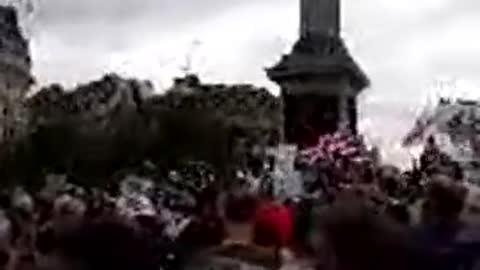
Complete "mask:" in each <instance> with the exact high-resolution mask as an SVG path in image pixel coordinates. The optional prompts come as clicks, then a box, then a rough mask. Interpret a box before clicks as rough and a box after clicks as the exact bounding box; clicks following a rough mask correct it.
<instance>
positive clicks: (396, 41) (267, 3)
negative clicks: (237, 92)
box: [32, 0, 480, 162]
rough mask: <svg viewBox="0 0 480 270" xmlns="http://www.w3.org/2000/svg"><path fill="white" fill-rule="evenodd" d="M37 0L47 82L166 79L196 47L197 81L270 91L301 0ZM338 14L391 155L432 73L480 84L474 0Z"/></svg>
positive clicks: (353, 4)
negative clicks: (270, 73) (119, 76)
mask: <svg viewBox="0 0 480 270" xmlns="http://www.w3.org/2000/svg"><path fill="white" fill-rule="evenodd" d="M39 1H40V2H39V4H38V6H37V13H36V15H35V18H34V24H33V27H32V53H33V59H34V73H35V75H36V76H37V77H38V79H39V82H40V83H42V84H45V83H48V82H62V83H65V84H67V85H72V84H74V83H75V82H79V81H86V80H89V79H93V78H97V77H99V76H101V74H102V73H104V72H106V71H117V72H121V73H124V74H128V75H135V76H140V77H143V78H148V79H151V80H152V81H154V83H155V84H156V86H157V87H158V88H165V87H167V86H168V85H169V84H170V79H171V78H172V77H173V76H176V75H179V74H181V69H180V67H181V66H182V65H183V64H184V63H185V60H184V59H185V56H186V55H187V54H188V52H189V51H194V52H193V53H191V55H192V63H193V64H192V69H193V71H196V72H198V73H199V74H200V75H201V77H202V78H204V80H207V81H217V82H242V83H243V82H251V83H254V84H256V85H259V86H266V87H268V88H269V89H271V90H272V92H275V93H276V92H278V89H277V88H276V86H275V85H273V84H272V83H270V82H269V81H268V79H267V78H266V76H265V74H264V71H263V68H264V67H266V66H270V65H272V64H273V63H274V62H275V61H276V60H277V59H278V58H279V57H280V55H281V54H282V52H286V51H288V49H289V48H290V45H291V44H292V43H293V42H294V41H295V39H296V37H297V32H298V23H299V22H298V21H299V18H298V17H299V16H298V15H299V11H298V10H299V8H298V5H299V4H298V0H82V1H72V0H39ZM342 12H343V18H342V24H343V31H344V36H345V38H346V40H347V44H348V46H349V48H350V49H351V52H352V54H353V55H354V57H355V58H356V59H357V61H358V62H359V63H360V64H361V66H362V67H363V68H364V69H365V71H366V72H367V74H368V75H369V76H370V78H371V80H372V87H371V88H370V89H367V90H366V91H365V93H364V94H363V96H362V97H361V103H362V105H361V114H362V118H363V119H366V120H365V121H364V125H363V126H365V127H366V129H368V132H367V133H368V134H374V135H369V136H370V137H372V138H373V139H374V140H375V141H376V142H377V143H381V144H382V145H383V146H387V145H389V146H390V147H389V148H390V149H394V151H390V153H388V157H389V159H391V160H395V161H397V162H398V161H399V160H400V158H401V157H403V158H405V157H406V156H405V155H403V156H402V155H400V154H399V153H400V152H399V151H397V150H395V147H394V146H393V144H394V143H395V142H398V140H399V138H400V135H403V134H404V133H405V132H406V131H407V130H406V129H407V128H408V127H410V125H411V123H412V118H413V117H414V115H415V114H414V109H415V108H416V107H418V104H420V103H421V102H423V101H424V100H425V96H426V94H427V93H430V92H432V89H431V88H432V85H433V83H434V82H435V81H436V80H438V79H439V78H455V79H457V80H459V81H460V82H461V88H462V89H464V90H469V91H475V90H476V89H477V86H479V85H480V78H479V77H478V76H476V74H475V73H476V72H478V71H479V70H480V61H478V60H477V58H478V56H480V38H478V37H477V33H478V31H477V29H478V27H479V26H480V1H477V0H420V1H417V0H343V2H342ZM194 40H197V41H199V42H198V43H199V45H197V46H195V47H194V49H192V43H193V41H194ZM372 131H373V132H372ZM378 137H382V139H380V138H378ZM403 160H405V159H403Z"/></svg>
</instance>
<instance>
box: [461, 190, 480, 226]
mask: <svg viewBox="0 0 480 270" xmlns="http://www.w3.org/2000/svg"><path fill="white" fill-rule="evenodd" d="M466 190H467V195H466V197H465V205H464V207H463V210H462V214H461V219H462V221H464V222H466V223H467V224H471V225H473V226H479V225H480V187H479V186H477V185H474V184H467V185H466Z"/></svg>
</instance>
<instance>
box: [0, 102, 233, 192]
mask: <svg viewBox="0 0 480 270" xmlns="http://www.w3.org/2000/svg"><path fill="white" fill-rule="evenodd" d="M232 131H233V129H232V128H231V127H228V126H227V125H225V123H224V122H223V121H221V120H220V119H218V118H216V117H214V116H213V115H212V114H209V113H207V112H202V111H195V110H186V109H185V110H175V111H173V110H158V111H149V112H148V113H144V112H140V111H138V110H136V109H133V108H128V107H127V108H121V109H119V110H117V111H115V112H114V113H111V114H110V115H108V117H106V118H104V119H99V120H96V121H93V120H78V121H73V120H72V119H68V120H65V121H57V122H55V123H50V124H47V125H40V126H37V127H36V128H35V129H34V131H33V132H32V133H31V134H29V135H28V136H26V137H25V138H23V139H22V140H20V141H19V142H18V143H16V144H14V145H6V146H4V147H3V149H2V152H1V157H0V158H1V160H0V179H1V181H2V183H3V186H8V185H11V184H14V183H15V184H19V183H22V184H25V186H28V187H32V188H36V187H39V186H41V185H42V184H43V179H44V175H45V174H46V173H59V174H67V175H68V177H69V180H70V181H72V182H74V183H77V184H82V185H89V186H102V185H106V184H108V183H109V181H111V180H112V176H113V175H115V173H116V172H118V171H119V170H122V169H124V168H129V167H136V166H137V167H138V166H140V165H141V164H142V163H144V162H145V161H146V160H148V161H151V162H152V163H154V164H155V165H156V166H157V168H158V171H163V172H165V173H167V172H168V170H171V169H175V168H178V167H180V166H181V165H182V163H184V162H187V161H191V160H201V161H206V162H208V163H210V164H211V165H212V166H213V167H214V168H215V169H216V172H217V175H218V176H219V179H224V178H227V177H228V175H229V171H230V169H229V165H230V164H231V162H230V161H231V155H230V153H231V151H230V145H231V140H232Z"/></svg>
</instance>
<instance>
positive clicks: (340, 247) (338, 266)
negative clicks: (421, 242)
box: [312, 200, 422, 270]
mask: <svg viewBox="0 0 480 270" xmlns="http://www.w3.org/2000/svg"><path fill="white" fill-rule="evenodd" d="M318 221H319V227H318V232H317V233H316V234H314V235H315V236H314V237H313V238H312V240H313V243H314V249H315V251H316V253H317V254H318V256H317V258H318V262H317V264H318V265H317V269H321V270H384V269H395V270H397V269H398V270H407V269H413V266H416V267H418V268H421V266H422V263H421V260H418V257H417V256H419V254H417V250H416V246H415V244H414V242H413V239H411V238H410V236H409V234H408V233H407V232H406V230H405V229H404V227H403V226H401V225H399V224H398V223H395V222H392V221H391V220H390V219H388V218H386V217H384V216H382V215H379V214H375V213H374V212H373V211H372V209H369V208H368V207H366V206H365V205H364V204H362V203H361V202H360V203H359V202H358V201H355V200H352V201H340V202H336V203H335V204H334V205H332V206H331V207H328V208H326V209H325V210H324V211H323V212H322V213H321V214H320V217H318Z"/></svg>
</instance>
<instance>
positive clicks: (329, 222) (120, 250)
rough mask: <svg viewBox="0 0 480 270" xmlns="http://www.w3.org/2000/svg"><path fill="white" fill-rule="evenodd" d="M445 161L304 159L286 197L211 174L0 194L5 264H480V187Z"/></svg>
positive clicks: (371, 267)
mask: <svg viewBox="0 0 480 270" xmlns="http://www.w3.org/2000/svg"><path fill="white" fill-rule="evenodd" d="M438 157H439V152H435V151H434V150H433V148H432V149H430V150H429V148H428V147H427V149H426V151H425V155H424V156H422V158H421V160H420V161H421V162H420V164H418V166H415V168H414V169H413V170H411V171H408V172H401V171H400V170H398V169H397V168H395V167H392V166H379V165H376V164H374V163H371V162H360V163H356V162H351V161H349V160H348V159H345V160H338V161H337V162H335V164H332V163H329V162H324V163H322V162H318V163H316V164H315V165H314V166H313V167H312V165H311V164H309V165H304V164H301V163H299V164H297V168H298V169H299V170H303V171H307V170H312V168H313V171H314V172H315V173H314V174H313V175H314V177H309V178H310V180H309V181H305V183H304V185H305V186H304V189H305V194H302V196H298V197H294V198H287V199H285V200H281V201H280V200H278V198H276V197H275V194H274V192H273V190H274V188H273V185H274V183H273V182H272V181H271V179H270V180H268V179H267V178H265V179H263V180H262V181H263V182H262V185H260V187H259V188H257V189H252V188H251V183H250V181H249V180H248V179H247V178H243V179H242V177H238V178H236V179H232V181H231V182H229V184H228V185H226V184H225V183H224V184H223V185H222V186H220V185H218V183H216V182H215V180H214V178H213V176H212V174H209V173H197V174H192V175H191V176H190V177H188V179H187V178H186V177H185V176H184V175H181V173H171V175H169V177H168V178H169V180H168V183H166V182H161V183H150V184H149V185H142V184H139V183H140V182H141V181H140V180H141V179H140V178H139V179H140V180H139V179H137V180H139V181H137V182H135V181H131V183H130V184H129V185H124V184H122V185H120V184H114V183H112V185H111V186H110V187H108V188H104V189H98V188H87V187H75V186H71V185H65V184H63V185H62V186H61V187H57V188H56V189H51V188H50V189H44V190H40V191H37V192H34V193H32V192H31V193H30V194H28V193H27V192H25V191H24V190H22V189H21V188H17V189H16V190H15V191H12V190H9V192H4V194H3V195H2V196H0V208H1V210H2V211H1V217H0V268H1V269H46V270H49V269H98V270H100V269H102V270H104V269H116V270H122V269H124V270H130V269H142V270H149V269H207V268H208V269H220V268H221V269H224V268H225V269H226V268H229V269H230V268H232V267H233V268H235V269H236V268H238V267H241V266H240V265H243V267H245V266H247V269H269V268H275V269H280V268H285V269H319V270H357V269H358V270H363V269H365V270H367V269H368V270H376V269H378V270H381V269H382V270H383V269H399V270H400V269H401V270H404V269H449V270H450V269H452V270H453V269H455V270H459V269H465V270H475V269H480V268H479V267H480V263H479V262H480V218H479V215H480V214H479V208H478V206H476V205H478V200H479V199H480V195H479V194H480V193H479V191H478V187H476V186H475V185H472V184H469V183H467V182H466V181H464V180H463V176H462V174H461V170H459V169H458V168H456V169H455V168H454V169H443V168H440V167H441V166H440V165H442V164H440V163H438V162H436V160H437V158H438ZM443 165H444V164H443ZM443 165H442V166H443ZM302 166H304V167H302ZM435 168H436V169H435ZM134 182H135V183H137V186H135V185H133V184H132V183H134ZM133 186H135V187H134V188H132V187H133ZM173 190H177V191H176V192H174V191H173ZM476 203H477V204H476Z"/></svg>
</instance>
